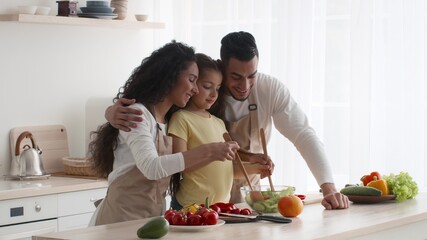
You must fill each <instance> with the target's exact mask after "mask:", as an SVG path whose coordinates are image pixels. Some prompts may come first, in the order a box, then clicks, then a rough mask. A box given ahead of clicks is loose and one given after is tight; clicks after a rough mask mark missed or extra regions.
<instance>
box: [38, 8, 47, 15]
mask: <svg viewBox="0 0 427 240" xmlns="http://www.w3.org/2000/svg"><path fill="white" fill-rule="evenodd" d="M49 12H50V7H42V6H39V7H37V10H36V15H49Z"/></svg>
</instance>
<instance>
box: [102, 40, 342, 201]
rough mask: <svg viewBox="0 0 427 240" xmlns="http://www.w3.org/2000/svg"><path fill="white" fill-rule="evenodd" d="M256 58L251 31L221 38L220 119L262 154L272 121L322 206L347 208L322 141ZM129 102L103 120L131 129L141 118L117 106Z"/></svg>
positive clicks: (239, 182) (244, 145)
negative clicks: (312, 183)
mask: <svg viewBox="0 0 427 240" xmlns="http://www.w3.org/2000/svg"><path fill="white" fill-rule="evenodd" d="M258 57H259V54H258V48H257V45H256V42H255V39H254V37H253V36H252V35H251V34H250V33H247V32H233V33H229V34H228V35H226V36H225V37H224V38H223V39H222V40H221V62H222V66H223V68H224V81H223V85H224V87H225V94H226V96H225V102H224V116H222V118H223V120H224V121H225V122H226V125H227V129H228V131H229V132H230V135H231V137H232V138H233V140H235V141H237V142H238V143H239V146H240V148H241V149H243V150H247V151H248V152H253V153H260V152H262V147H261V143H260V137H259V129H260V128H263V129H265V131H266V134H265V135H266V138H267V139H269V137H270V135H271V130H272V126H273V124H272V123H273V122H274V126H275V128H276V129H277V130H278V131H279V132H280V133H281V134H282V135H283V136H285V137H286V138H288V139H289V140H290V141H291V142H292V143H293V144H294V145H295V147H296V148H297V150H298V151H299V152H300V153H301V155H302V157H303V158H304V160H305V161H306V163H307V165H308V167H309V168H310V170H311V172H312V173H313V175H314V177H315V178H316V181H317V182H318V184H319V186H320V188H321V189H322V193H323V197H324V198H323V200H322V205H323V206H324V207H325V208H326V209H342V208H348V206H349V204H348V198H347V197H346V196H345V195H343V194H341V193H339V192H338V191H337V190H336V188H335V184H334V182H333V178H332V173H331V168H330V166H329V163H328V160H327V158H326V154H325V151H324V148H323V144H322V143H321V141H320V140H319V138H318V137H317V135H316V134H315V132H314V130H313V129H312V128H311V127H310V126H309V125H308V121H307V117H306V115H305V114H304V113H303V111H302V110H301V109H300V108H299V106H298V105H297V103H296V102H295V101H294V100H293V99H292V97H291V95H290V93H289V90H288V89H287V88H286V87H285V86H284V84H282V83H280V82H279V81H278V80H277V79H276V78H273V77H271V76H268V75H266V74H263V73H258V71H257V67H258ZM131 102H132V101H131V100H126V99H121V100H120V101H119V102H118V103H116V104H115V105H113V106H111V107H109V109H107V111H106V118H107V119H108V120H109V122H110V123H111V124H112V125H113V126H115V127H117V128H120V129H122V130H125V131H130V128H129V127H133V124H134V123H132V122H131V121H142V118H140V117H138V116H134V115H133V114H140V113H138V112H134V111H132V110H131V109H128V108H125V107H122V106H120V105H123V104H124V105H127V104H130V103H131ZM241 155H242V156H243V157H244V158H245V159H249V161H251V162H266V160H264V159H261V158H262V157H261V156H262V155H260V154H258V155H249V154H248V153H246V152H241ZM248 156H251V157H248ZM250 178H251V182H252V183H253V184H259V179H260V175H259V174H251V176H250ZM245 184H246V182H245V180H244V179H235V180H234V184H233V190H232V194H231V195H232V198H231V201H232V202H242V199H241V196H240V192H239V189H240V187H241V186H243V185H245Z"/></svg>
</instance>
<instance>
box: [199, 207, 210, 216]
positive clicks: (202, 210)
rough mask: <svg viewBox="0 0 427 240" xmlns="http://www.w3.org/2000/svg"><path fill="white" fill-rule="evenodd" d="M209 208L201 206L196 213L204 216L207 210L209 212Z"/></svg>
mask: <svg viewBox="0 0 427 240" xmlns="http://www.w3.org/2000/svg"><path fill="white" fill-rule="evenodd" d="M208 211H209V210H208V209H207V208H205V207H201V208H199V211H197V212H196V214H199V215H200V216H202V217H203V214H204V213H205V212H208Z"/></svg>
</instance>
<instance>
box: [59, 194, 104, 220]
mask: <svg viewBox="0 0 427 240" xmlns="http://www.w3.org/2000/svg"><path fill="white" fill-rule="evenodd" d="M106 193H107V188H98V189H92V190H85V191H77V192H68V193H61V194H58V217H62V216H70V215H75V214H81V213H91V212H93V211H95V209H96V208H95V205H94V202H95V201H96V200H98V199H101V198H104V197H105V194H106Z"/></svg>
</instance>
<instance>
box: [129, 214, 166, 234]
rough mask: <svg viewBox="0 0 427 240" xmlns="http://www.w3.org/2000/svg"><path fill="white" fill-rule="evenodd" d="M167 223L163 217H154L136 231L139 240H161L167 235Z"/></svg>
mask: <svg viewBox="0 0 427 240" xmlns="http://www.w3.org/2000/svg"><path fill="white" fill-rule="evenodd" d="M168 232H169V222H168V221H167V220H166V219H165V218H164V217H154V218H152V219H150V220H149V221H148V222H147V223H145V224H144V225H143V226H142V227H140V228H139V229H138V231H137V232H136V235H138V237H139V238H161V237H163V236H165V235H166V234H168Z"/></svg>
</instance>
